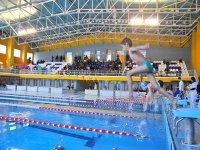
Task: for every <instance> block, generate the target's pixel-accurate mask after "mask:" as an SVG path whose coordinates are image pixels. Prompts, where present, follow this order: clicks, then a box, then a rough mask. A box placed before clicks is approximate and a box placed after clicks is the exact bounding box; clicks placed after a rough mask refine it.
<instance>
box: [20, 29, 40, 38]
mask: <svg viewBox="0 0 200 150" xmlns="http://www.w3.org/2000/svg"><path fill="white" fill-rule="evenodd" d="M36 32H37V30H36V29H35V28H29V29H20V30H18V33H17V34H18V36H25V35H30V34H35V33H36Z"/></svg>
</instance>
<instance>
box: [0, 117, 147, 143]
mask: <svg viewBox="0 0 200 150" xmlns="http://www.w3.org/2000/svg"><path fill="white" fill-rule="evenodd" d="M0 120H1V121H6V122H16V123H29V124H35V125H45V126H51V127H57V128H65V129H72V130H80V131H88V132H97V133H105V134H113V135H122V136H130V137H135V138H142V139H143V138H148V137H147V136H144V135H140V134H134V133H129V132H124V131H113V130H106V129H99V128H88V127H81V126H75V125H69V124H61V123H52V122H47V121H40V120H33V119H28V118H21V117H10V116H3V115H1V116H0Z"/></svg>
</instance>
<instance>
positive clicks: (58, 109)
mask: <svg viewBox="0 0 200 150" xmlns="http://www.w3.org/2000/svg"><path fill="white" fill-rule="evenodd" d="M39 109H42V110H50V111H57V112H70V113H78V114H87V115H98V116H112V117H123V118H131V119H135V118H138V117H133V116H126V115H119V114H109V113H99V112H90V111H80V110H69V109H61V108H53V107H39Z"/></svg>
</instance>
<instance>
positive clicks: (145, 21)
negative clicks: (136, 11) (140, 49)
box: [129, 17, 159, 26]
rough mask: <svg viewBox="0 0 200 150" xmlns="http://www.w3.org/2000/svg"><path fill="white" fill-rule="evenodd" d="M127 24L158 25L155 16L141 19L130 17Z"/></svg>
mask: <svg viewBox="0 0 200 150" xmlns="http://www.w3.org/2000/svg"><path fill="white" fill-rule="evenodd" d="M129 24H130V25H132V26H158V25H159V20H158V19H157V18H149V19H142V18H137V17H135V18H132V19H130V21H129Z"/></svg>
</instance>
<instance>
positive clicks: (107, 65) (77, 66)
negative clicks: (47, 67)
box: [62, 55, 122, 71]
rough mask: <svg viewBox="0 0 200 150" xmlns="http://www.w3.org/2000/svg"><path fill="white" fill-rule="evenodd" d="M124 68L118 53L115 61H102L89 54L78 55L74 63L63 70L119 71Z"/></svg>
mask: <svg viewBox="0 0 200 150" xmlns="http://www.w3.org/2000/svg"><path fill="white" fill-rule="evenodd" d="M121 69H122V63H121V61H120V59H119V56H118V55H117V57H116V59H115V60H113V61H100V60H98V59H95V60H94V59H92V58H89V57H88V56H87V55H85V56H83V57H81V56H76V57H75V58H74V61H73V63H72V64H71V65H70V64H68V65H66V66H65V67H63V69H62V70H107V71H114V70H115V71H119V70H121Z"/></svg>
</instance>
